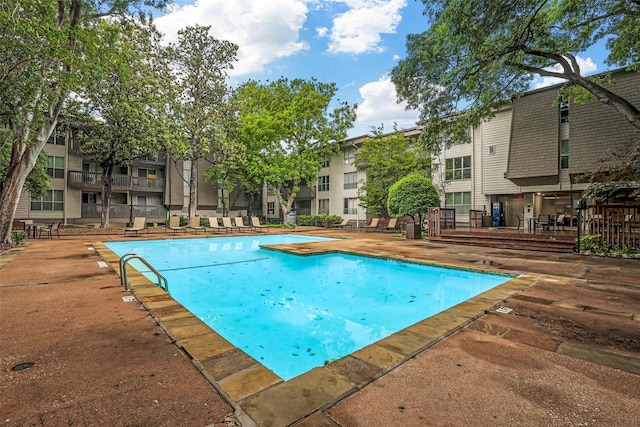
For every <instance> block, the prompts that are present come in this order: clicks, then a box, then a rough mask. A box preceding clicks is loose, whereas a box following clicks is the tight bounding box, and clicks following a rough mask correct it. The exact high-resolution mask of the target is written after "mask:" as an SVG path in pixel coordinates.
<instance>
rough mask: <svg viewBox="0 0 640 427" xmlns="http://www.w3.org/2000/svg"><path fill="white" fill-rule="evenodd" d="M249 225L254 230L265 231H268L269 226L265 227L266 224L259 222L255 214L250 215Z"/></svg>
mask: <svg viewBox="0 0 640 427" xmlns="http://www.w3.org/2000/svg"><path fill="white" fill-rule="evenodd" d="M251 226H252V227H253V228H254V230H256V231H260V230H264V231H265V232H267V233H268V232H269V227H267V226H266V225H262V224H260V218H258V217H257V216H252V217H251Z"/></svg>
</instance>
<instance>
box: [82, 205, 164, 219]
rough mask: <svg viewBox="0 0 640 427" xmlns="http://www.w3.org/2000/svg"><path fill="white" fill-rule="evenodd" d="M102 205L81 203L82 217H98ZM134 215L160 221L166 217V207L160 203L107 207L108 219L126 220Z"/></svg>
mask: <svg viewBox="0 0 640 427" xmlns="http://www.w3.org/2000/svg"><path fill="white" fill-rule="evenodd" d="M101 213H102V205H101V204H96V203H83V204H82V208H81V215H82V218H83V219H88V218H95V219H100V216H101ZM136 216H143V217H145V218H147V221H148V222H149V221H151V222H162V221H164V220H166V219H167V208H165V207H164V206H162V205H122V204H112V205H111V206H110V207H109V219H110V220H126V221H129V218H133V217H136Z"/></svg>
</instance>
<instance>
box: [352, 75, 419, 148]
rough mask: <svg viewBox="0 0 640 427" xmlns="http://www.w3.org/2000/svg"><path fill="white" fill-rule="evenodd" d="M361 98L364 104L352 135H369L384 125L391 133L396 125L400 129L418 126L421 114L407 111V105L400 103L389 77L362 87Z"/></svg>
mask: <svg viewBox="0 0 640 427" xmlns="http://www.w3.org/2000/svg"><path fill="white" fill-rule="evenodd" d="M360 96H361V97H362V99H363V102H362V103H361V104H360V105H358V111H357V113H358V118H357V120H356V123H355V128H354V130H353V131H352V132H350V134H351V135H353V136H356V135H362V134H365V133H368V132H369V130H370V129H371V127H372V126H374V127H378V126H380V125H382V124H384V128H385V130H386V131H389V132H390V131H391V130H392V129H393V125H394V123H396V124H397V125H398V128H399V129H403V128H405V129H406V128H410V127H413V126H416V122H417V121H418V118H419V112H418V111H415V110H406V108H405V107H406V103H404V102H403V103H398V101H397V99H398V96H397V94H396V88H395V86H394V85H393V83H392V82H391V79H390V78H389V77H388V76H384V77H381V78H380V79H378V80H377V81H375V82H370V83H367V84H365V85H364V86H362V87H361V88H360ZM354 132H355V133H354Z"/></svg>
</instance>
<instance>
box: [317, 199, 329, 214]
mask: <svg viewBox="0 0 640 427" xmlns="http://www.w3.org/2000/svg"><path fill="white" fill-rule="evenodd" d="M318 215H329V199H318Z"/></svg>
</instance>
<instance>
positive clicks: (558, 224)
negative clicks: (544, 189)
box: [555, 214, 566, 231]
mask: <svg viewBox="0 0 640 427" xmlns="http://www.w3.org/2000/svg"><path fill="white" fill-rule="evenodd" d="M565 217H566V215H565V214H560V215H558V218H556V221H555V229H556V230H557V229H558V227H562V231H564V218H565Z"/></svg>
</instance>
